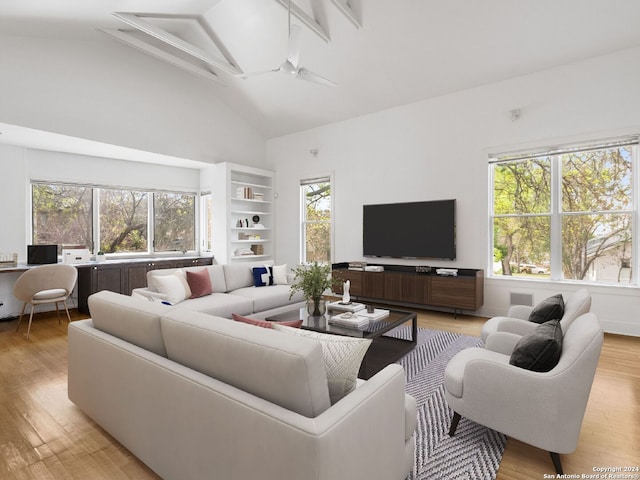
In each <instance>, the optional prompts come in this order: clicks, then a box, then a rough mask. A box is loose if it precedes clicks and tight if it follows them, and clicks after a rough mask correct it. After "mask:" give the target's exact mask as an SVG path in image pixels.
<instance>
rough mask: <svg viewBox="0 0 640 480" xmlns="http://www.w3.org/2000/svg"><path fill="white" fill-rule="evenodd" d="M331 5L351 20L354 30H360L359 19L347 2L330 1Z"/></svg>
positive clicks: (342, 0)
mask: <svg viewBox="0 0 640 480" xmlns="http://www.w3.org/2000/svg"><path fill="white" fill-rule="evenodd" d="M331 1H332V2H333V4H334V5H335V6H336V7H338V10H340V11H341V12H342V13H343V14H344V16H345V17H347V18H348V19H349V20H351V23H353V25H355V27H356V28H360V27H361V26H362V24H361V23H360V19H359V18H358V17H357V16H356V14H355V12H354V11H353V9H352V8H351V6H350V5H349V3H348V1H347V0H331Z"/></svg>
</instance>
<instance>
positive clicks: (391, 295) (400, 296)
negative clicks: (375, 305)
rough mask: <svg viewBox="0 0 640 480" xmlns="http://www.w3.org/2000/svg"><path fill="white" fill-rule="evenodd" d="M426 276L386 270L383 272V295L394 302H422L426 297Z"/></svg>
mask: <svg viewBox="0 0 640 480" xmlns="http://www.w3.org/2000/svg"><path fill="white" fill-rule="evenodd" d="M426 280H427V279H426V278H425V277H423V276H420V275H407V274H406V273H396V272H388V273H385V274H384V296H385V298H388V299H389V300H393V301H395V302H407V303H417V304H423V303H427V302H426V301H425V299H426V293H427V289H426Z"/></svg>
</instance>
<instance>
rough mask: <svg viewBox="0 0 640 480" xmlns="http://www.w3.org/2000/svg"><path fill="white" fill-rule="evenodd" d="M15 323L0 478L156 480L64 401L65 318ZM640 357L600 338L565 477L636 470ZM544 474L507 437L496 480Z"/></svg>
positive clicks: (2, 407)
mask: <svg viewBox="0 0 640 480" xmlns="http://www.w3.org/2000/svg"><path fill="white" fill-rule="evenodd" d="M72 318H73V319H74V320H75V319H80V318H83V317H82V316H81V315H78V314H77V313H75V312H72ZM484 321H485V319H484V318H480V317H470V316H459V317H458V318H457V319H454V318H453V316H452V315H451V314H448V313H437V312H426V311H420V312H419V326H420V327H424V328H433V329H439V330H450V331H454V332H457V333H462V334H465V335H474V336H479V334H480V328H481V326H482V324H483V323H484ZM16 323H17V322H16V321H12V322H5V323H0V478H2V479H38V480H41V479H56V480H58V479H120V478H122V479H127V478H129V479H156V478H158V477H157V476H156V475H155V474H154V473H153V472H151V471H150V470H149V469H148V468H147V467H146V466H145V465H144V464H142V463H141V462H140V461H138V460H137V459H136V458H135V457H134V456H133V455H131V454H130V453H129V452H128V451H127V450H126V449H125V448H124V447H122V446H121V445H120V444H119V443H118V442H117V441H115V440H114V439H113V438H112V437H111V436H110V435H108V434H107V433H106V432H104V431H103V430H102V429H101V428H100V427H98V426H97V425H96V424H95V423H93V422H92V421H91V420H90V419H89V418H88V417H86V416H85V415H84V414H82V412H80V411H79V410H78V409H77V408H76V407H75V406H74V405H73V404H72V403H71V402H70V401H69V400H68V398H67V377H66V374H67V341H66V340H67V335H66V333H67V322H66V320H64V318H63V321H62V324H61V325H58V320H57V317H56V315H55V313H52V314H39V315H37V316H36V319H35V320H34V324H33V326H32V330H31V340H29V341H28V340H26V338H25V334H24V332H25V331H26V325H21V327H20V332H18V333H16V332H15V331H14V330H15V327H16ZM639 354H640V338H634V337H624V336H618V335H606V336H605V341H604V347H603V351H602V355H601V358H600V363H599V364H598V370H597V373H596V378H595V381H594V384H593V389H592V391H591V397H590V399H589V404H588V406H587V412H586V416H585V420H584V424H583V427H582V433H581V437H580V443H579V445H578V450H577V451H576V452H575V453H573V454H570V455H562V462H563V466H564V470H565V473H567V474H578V475H581V474H590V473H593V468H594V467H599V466H602V467H606V466H613V467H625V466H640V360H639V358H640V355H639ZM552 473H553V467H552V465H551V460H550V458H549V455H548V453H547V452H544V451H542V450H539V449H536V448H533V447H531V446H529V445H526V444H523V443H521V442H518V441H516V440H513V439H509V440H508V441H507V446H506V449H505V452H504V457H503V459H502V462H501V464H500V469H499V471H498V476H497V480H523V479H524V480H527V479H531V480H540V479H542V478H544V474H552ZM547 478H549V477H547ZM211 479H212V480H224V479H217V478H216V477H215V475H213V476H212V477H211ZM283 480H289V479H283ZM292 480H293V479H292ZM479 480H481V479H479Z"/></svg>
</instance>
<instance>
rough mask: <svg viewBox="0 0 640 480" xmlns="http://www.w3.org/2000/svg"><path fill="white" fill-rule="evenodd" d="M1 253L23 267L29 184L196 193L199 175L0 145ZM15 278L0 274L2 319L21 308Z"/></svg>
mask: <svg viewBox="0 0 640 480" xmlns="http://www.w3.org/2000/svg"><path fill="white" fill-rule="evenodd" d="M0 167H1V170H0V219H2V224H1V226H0V232H1V234H0V252H2V253H13V252H17V253H18V262H20V263H25V262H26V256H27V245H28V244H30V243H31V238H30V226H29V222H30V221H31V213H30V208H31V207H30V205H31V203H30V202H31V200H30V192H31V191H30V181H31V180H46V181H53V182H55V181H62V182H71V183H86V184H95V185H114V186H122V187H138V188H149V189H165V190H174V191H198V190H199V186H200V170H198V169H192V168H178V167H168V166H160V165H152V164H148V163H138V162H128V161H124V160H114V159H110V158H99V157H89V156H84V155H73V154H67V153H60V152H48V151H43V150H33V149H29V148H24V147H14V146H8V145H2V144H0ZM17 276H18V274H8V273H1V274H0V300H3V301H4V304H5V305H4V306H3V307H0V318H3V317H6V316H10V315H17V314H18V313H19V312H20V308H21V305H20V304H19V302H18V301H17V300H16V299H15V298H14V297H13V294H12V293H11V290H12V288H13V282H14V281H15V279H16V278H17Z"/></svg>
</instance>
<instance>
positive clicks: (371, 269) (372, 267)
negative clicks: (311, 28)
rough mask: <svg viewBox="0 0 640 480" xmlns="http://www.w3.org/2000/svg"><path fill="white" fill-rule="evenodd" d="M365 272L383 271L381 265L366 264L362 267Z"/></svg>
mask: <svg viewBox="0 0 640 480" xmlns="http://www.w3.org/2000/svg"><path fill="white" fill-rule="evenodd" d="M364 271H365V272H384V267H383V266H382V265H367V266H366V267H364Z"/></svg>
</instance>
